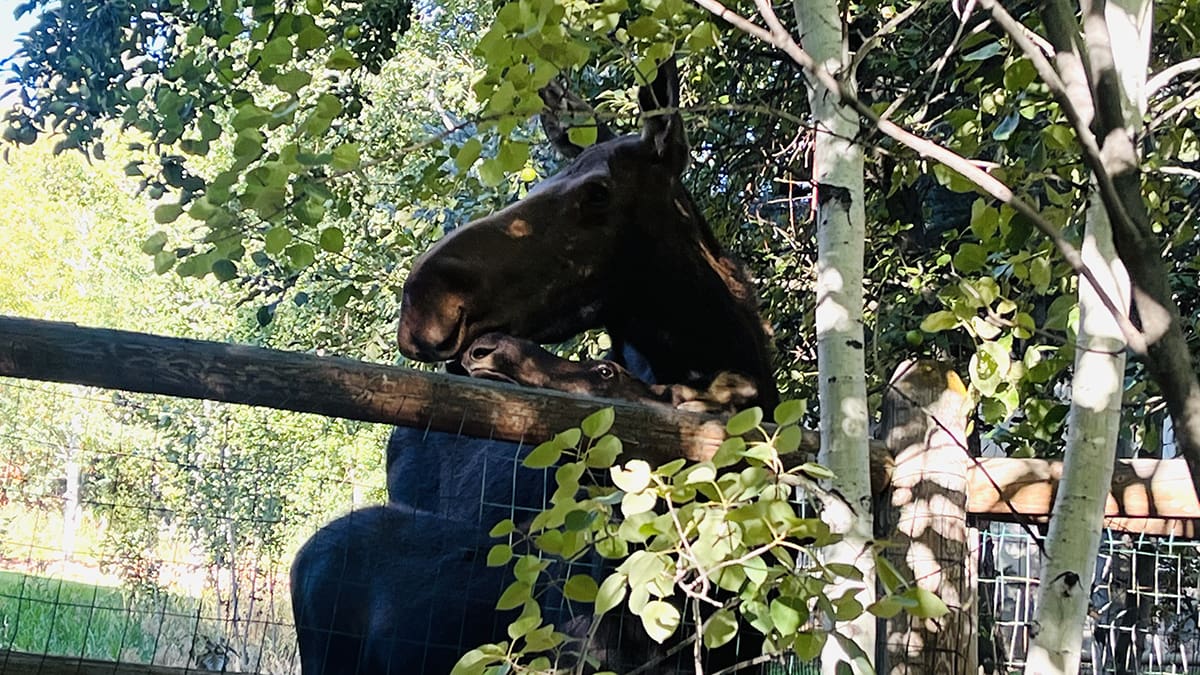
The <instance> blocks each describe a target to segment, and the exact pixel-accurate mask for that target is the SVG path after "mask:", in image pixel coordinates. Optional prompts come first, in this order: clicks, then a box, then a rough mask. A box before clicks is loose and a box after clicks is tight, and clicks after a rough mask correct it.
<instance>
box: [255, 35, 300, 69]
mask: <svg viewBox="0 0 1200 675" xmlns="http://www.w3.org/2000/svg"><path fill="white" fill-rule="evenodd" d="M260 58H261V59H262V60H261V61H260V64H261V65H265V66H276V65H279V64H281V63H286V62H287V61H289V60H291V58H292V43H291V41H290V40H289V39H288V38H286V37H277V38H275V39H274V40H271V41H270V42H268V43H267V44H266V46H265V47H263V50H262V55H261V57H260ZM260 70H261V68H260Z"/></svg>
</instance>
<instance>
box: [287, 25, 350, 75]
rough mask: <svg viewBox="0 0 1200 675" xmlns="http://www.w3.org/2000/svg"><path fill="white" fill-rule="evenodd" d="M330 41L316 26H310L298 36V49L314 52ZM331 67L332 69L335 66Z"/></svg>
mask: <svg viewBox="0 0 1200 675" xmlns="http://www.w3.org/2000/svg"><path fill="white" fill-rule="evenodd" d="M328 39H329V36H328V35H326V34H325V31H323V30H321V29H320V28H318V27H316V26H309V27H308V28H305V29H304V30H302V31H300V34H299V35H297V36H296V48H297V49H299V50H300V51H302V52H307V51H312V50H314V49H317V48H318V47H321V46H323V45H324V44H325V41H326V40H328ZM348 53H349V52H347V54H348ZM351 58H353V57H351ZM330 67H331V68H332V67H333V66H330Z"/></svg>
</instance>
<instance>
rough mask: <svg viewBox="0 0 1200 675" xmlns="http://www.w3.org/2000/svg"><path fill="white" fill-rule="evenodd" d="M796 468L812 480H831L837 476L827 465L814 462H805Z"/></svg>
mask: <svg viewBox="0 0 1200 675" xmlns="http://www.w3.org/2000/svg"><path fill="white" fill-rule="evenodd" d="M796 469H797V471H799V472H800V473H802V474H804V475H805V476H808V477H809V478H811V479H813V480H833V479H834V478H837V474H835V473H834V472H832V471H830V470H829V468H828V467H825V466H821V465H820V464H817V463H815V462H805V463H803V464H801V465H800V466H799V467H797V468H796Z"/></svg>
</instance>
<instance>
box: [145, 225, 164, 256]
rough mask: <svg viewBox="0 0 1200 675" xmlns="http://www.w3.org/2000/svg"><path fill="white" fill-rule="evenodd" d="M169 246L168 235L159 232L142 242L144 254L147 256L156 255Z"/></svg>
mask: <svg viewBox="0 0 1200 675" xmlns="http://www.w3.org/2000/svg"><path fill="white" fill-rule="evenodd" d="M166 245H167V233H166V232H163V231H161V230H159V231H158V232H155V233H154V234H152V235H150V236H149V237H146V241H143V242H142V253H145V254H146V255H154V254H155V253H158V252H159V251H161V250H163V246H166Z"/></svg>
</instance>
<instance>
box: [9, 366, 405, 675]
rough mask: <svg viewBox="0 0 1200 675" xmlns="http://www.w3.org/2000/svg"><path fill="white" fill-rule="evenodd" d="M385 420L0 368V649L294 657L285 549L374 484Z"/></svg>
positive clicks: (273, 668) (244, 665) (266, 660)
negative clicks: (62, 380) (43, 380)
mask: <svg viewBox="0 0 1200 675" xmlns="http://www.w3.org/2000/svg"><path fill="white" fill-rule="evenodd" d="M386 433H387V429H386V428H385V427H382V426H378V425H367V424H360V423H345V422H341V421H337V420H329V419H326V418H321V417H318V416H313V415H302V414H298V413H285V412H280V411H274V410H267V409H258V408H248V407H245V406H233V405H225V404H216V403H211V402H205V401H191V400H184V399H170V398H165V397H154V396H144V395H130V394H125V393H121V392H113V391H102V390H96V389H89V388H83V387H75V386H68V385H46V384H40V383H30V382H26V381H20V380H7V379H4V380H0V648H5V649H11V650H14V651H19V652H29V653H35V654H46V655H52V656H61V657H68V658H77V659H99V660H103V661H111V662H114V663H130V664H154V665H162V666H179V667H192V668H200V669H209V670H221V669H228V670H232V671H255V672H265V673H292V672H298V663H297V659H296V654H295V651H296V647H295V644H296V641H295V633H294V629H293V627H292V617H291V610H290V605H289V602H288V600H287V595H288V593H287V589H288V581H287V574H288V566H289V564H290V561H291V556H292V555H293V554H294V552H295V550H296V549H297V548H298V547H299V545H300V543H301V542H303V541H304V539H305V538H307V537H308V535H310V534H311V533H312V532H313V531H314V530H315V529H316V528H317V527H319V526H320V525H321V524H323V523H324V522H325V521H327V520H329V519H331V518H332V517H333V516H334V515H336V514H338V513H340V512H343V511H346V510H348V509H350V508H352V507H354V506H355V505H361V504H366V503H369V502H371V501H379V500H381V499H382V495H383V472H382V464H383V463H382V461H381V460H382V449H383V447H384V440H383V439H384V438H385V436H386ZM2 670H4V663H0V671H2Z"/></svg>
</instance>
